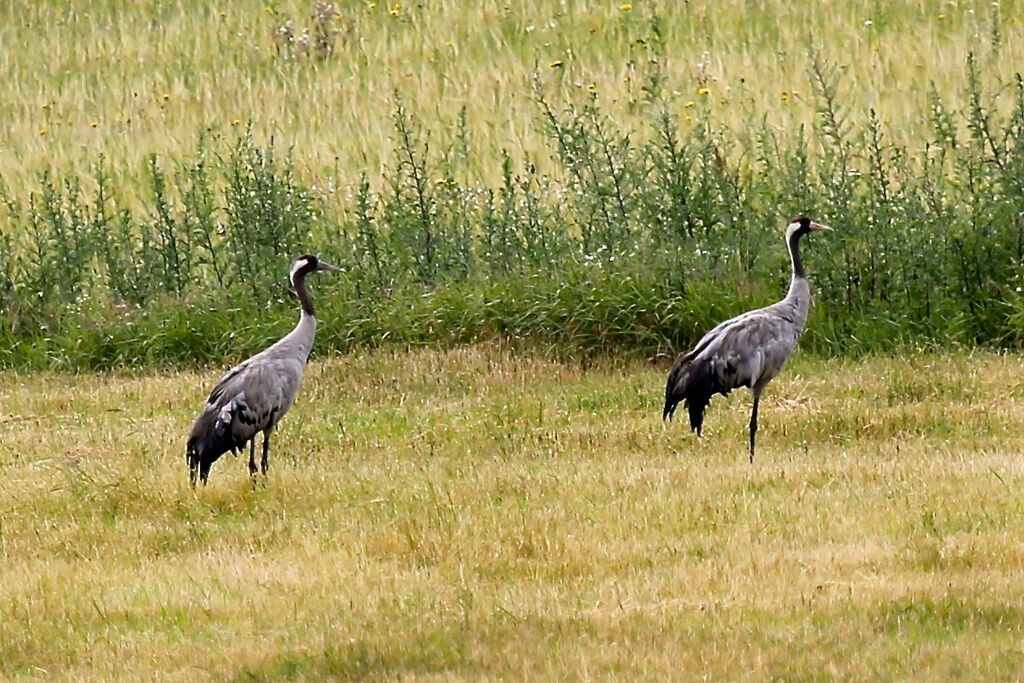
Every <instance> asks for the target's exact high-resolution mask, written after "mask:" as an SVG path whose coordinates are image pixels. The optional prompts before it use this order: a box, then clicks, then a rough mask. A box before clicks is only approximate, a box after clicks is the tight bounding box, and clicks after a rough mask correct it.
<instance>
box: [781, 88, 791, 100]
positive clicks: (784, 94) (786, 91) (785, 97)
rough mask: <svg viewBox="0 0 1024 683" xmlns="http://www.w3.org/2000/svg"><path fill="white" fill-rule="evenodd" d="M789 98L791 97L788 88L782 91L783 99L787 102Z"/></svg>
mask: <svg viewBox="0 0 1024 683" xmlns="http://www.w3.org/2000/svg"><path fill="white" fill-rule="evenodd" d="M788 99H789V91H788V90H783V91H782V101H783V102H785V101H786V100H788Z"/></svg>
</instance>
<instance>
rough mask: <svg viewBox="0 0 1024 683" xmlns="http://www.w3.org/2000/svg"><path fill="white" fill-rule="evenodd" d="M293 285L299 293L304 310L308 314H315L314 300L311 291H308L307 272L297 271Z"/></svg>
mask: <svg viewBox="0 0 1024 683" xmlns="http://www.w3.org/2000/svg"><path fill="white" fill-rule="evenodd" d="M292 285H293V286H294V287H295V293H296V294H298V295H299V303H300V304H302V310H303V311H304V312H305V313H306V314H307V315H314V313H313V300H312V299H310V298H309V292H307V291H306V272H305V271H303V270H300V271H299V272H297V273H296V274H295V278H294V281H293V282H292Z"/></svg>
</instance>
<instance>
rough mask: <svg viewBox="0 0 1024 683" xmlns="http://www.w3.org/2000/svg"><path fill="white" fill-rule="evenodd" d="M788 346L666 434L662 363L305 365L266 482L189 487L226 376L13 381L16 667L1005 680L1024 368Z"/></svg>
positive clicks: (9, 529) (981, 360)
mask: <svg viewBox="0 0 1024 683" xmlns="http://www.w3.org/2000/svg"><path fill="white" fill-rule="evenodd" d="M1021 362H1022V361H1021V358H1020V357H1019V356H1016V355H994V354H987V353H977V352H976V353H969V354H963V353H958V354H947V355H911V356H908V357H903V358H899V357H870V358H865V359H863V360H858V361H852V360H846V361H842V360H840V361H836V360H830V361H824V360H818V359H816V358H813V357H808V356H798V357H797V358H795V359H794V361H793V362H792V364H791V365H790V366H789V367H787V369H786V371H784V372H783V374H782V375H781V376H780V377H779V378H778V379H777V380H776V381H775V382H774V383H773V384H772V386H771V389H770V390H769V393H768V394H767V395H766V398H765V401H764V403H763V405H762V413H761V418H762V422H761V425H762V429H761V430H760V432H759V443H758V446H759V450H758V457H757V460H756V462H755V463H754V464H753V465H750V464H748V463H747V458H746V438H745V437H746V422H747V419H748V416H749V413H748V411H749V400H748V398H747V397H746V396H745V392H740V393H737V394H736V395H734V396H733V397H731V398H729V399H728V400H722V399H716V400H715V401H713V403H712V406H711V408H710V412H709V415H708V418H707V422H706V426H707V431H706V435H705V438H704V439H697V438H696V437H695V436H694V435H693V434H691V433H690V432H689V430H688V429H687V428H686V425H685V424H684V423H679V422H677V423H672V424H663V423H662V422H661V420H660V419H659V416H660V408H661V406H660V401H661V396H662V389H663V382H664V377H665V373H666V368H665V367H662V366H657V365H651V364H647V363H641V362H635V361H630V362H612V361H610V360H606V361H600V362H597V363H591V364H588V365H586V366H582V365H579V364H575V363H563V362H558V361H554V360H550V359H546V358H545V357H543V356H538V355H522V354H516V353H512V352H511V351H510V350H508V349H507V348H504V347H502V346H497V345H478V346H472V347H459V348H455V349H452V350H450V351H445V352H439V351H431V350H418V351H411V352H400V351H395V350H386V349H385V350H379V351H373V352H369V351H367V352H358V353H353V354H350V355H347V356H341V357H338V358H334V359H327V360H315V361H314V364H313V365H312V366H311V368H310V373H309V376H308V377H307V380H306V383H305V385H304V388H303V392H302V394H301V396H300V398H299V400H298V402H297V403H296V405H295V407H294V408H293V410H292V412H291V413H290V414H289V415H288V416H287V417H286V419H285V420H284V422H283V425H282V431H281V432H280V433H279V434H278V435H277V437H276V440H275V442H274V444H273V446H272V452H271V461H270V462H271V471H270V476H269V478H268V480H267V482H266V485H265V486H263V485H261V486H259V487H257V488H255V489H254V488H253V487H252V485H251V484H250V483H249V480H248V476H247V473H246V467H245V463H244V459H241V458H240V459H237V460H236V459H233V458H232V457H231V456H226V457H225V458H224V459H222V460H221V461H219V462H218V463H217V464H216V465H215V466H214V469H213V471H212V474H211V481H210V485H209V486H208V487H207V488H205V489H200V490H199V491H198V492H196V493H195V494H193V493H192V491H190V489H189V488H188V484H187V468H186V464H185V460H184V455H183V452H184V449H183V445H184V438H185V435H186V433H187V429H188V425H189V423H190V421H191V419H192V417H193V416H194V414H195V412H196V411H197V410H198V409H199V407H200V403H201V402H202V398H203V396H204V395H205V389H207V388H208V387H209V385H210V384H211V383H212V382H213V381H214V380H215V379H216V377H217V376H218V374H219V370H218V369H211V370H209V371H203V372H195V371H184V372H174V373H164V374H151V373H142V374H112V375H70V374H62V373H40V374H20V373H18V372H14V371H7V372H4V373H3V375H2V376H0V421H2V423H3V425H2V427H3V431H4V438H3V441H2V444H0V561H2V564H3V566H4V573H3V575H4V580H3V581H2V582H0V632H3V633H4V638H3V639H0V663H2V664H0V672H2V674H3V675H4V676H5V677H11V678H48V679H54V678H58V679H60V678H67V679H82V678H103V679H109V678H118V677H127V678H153V677H171V678H189V679H195V678H201V679H204V678H209V679H223V678H236V679H252V678H255V679H259V680H277V679H281V678H290V679H321V678H325V677H334V678H365V677H369V678H375V679H380V678H387V679H392V678H400V677H415V678H435V677H441V678H454V679H465V678H472V679H478V678H481V677H503V678H533V679H538V678H542V679H565V678H584V677H596V678H614V677H622V678H631V679H636V678H641V679H650V678H662V677H699V676H704V675H707V676H710V677H712V678H717V679H722V678H728V679H736V678H755V679H764V678H769V677H779V678H817V677H839V678H853V679H877V678H883V679H885V678H907V677H910V678H929V679H934V678H950V677H966V678H972V679H982V678H983V679H994V678H1010V677H1013V676H1014V675H1015V674H1016V673H1017V672H1018V671H1020V669H1021V667H1022V666H1024V655H1022V654H1021V652H1020V649H1019V643H1020V640H1021V637H1022V635H1024V634H1022V631H1024V589H1022V586H1024V582H1022V580H1021V579H1022V578H1024V577H1022V569H1021V568H1022V567H1024V547H1022V545H1021V543H1020V541H1019V539H1020V537H1021V535H1022V532H1024V523H1022V521H1021V520H1022V519H1024V515H1022V514H1021V513H1022V509H1021V506H1022V498H1021V496H1020V494H1019V491H1020V489H1021V485H1022V483H1024V468H1022V466H1021V464H1020V463H1021V460H1020V454H1021V452H1022V450H1024V439H1022V437H1021V434H1024V409H1022V404H1021V401H1022V399H1024V382H1022V381H1021V380H1020V379H1019V375H1020V367H1021Z"/></svg>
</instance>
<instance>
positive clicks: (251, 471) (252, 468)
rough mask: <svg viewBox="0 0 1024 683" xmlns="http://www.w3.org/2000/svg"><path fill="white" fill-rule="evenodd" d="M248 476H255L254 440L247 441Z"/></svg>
mask: <svg viewBox="0 0 1024 683" xmlns="http://www.w3.org/2000/svg"><path fill="white" fill-rule="evenodd" d="M249 476H250V477H255V476H256V439H251V440H250V441H249Z"/></svg>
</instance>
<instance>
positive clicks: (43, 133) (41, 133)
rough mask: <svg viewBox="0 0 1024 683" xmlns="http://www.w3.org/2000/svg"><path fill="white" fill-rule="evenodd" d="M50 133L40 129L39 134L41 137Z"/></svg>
mask: <svg viewBox="0 0 1024 683" xmlns="http://www.w3.org/2000/svg"><path fill="white" fill-rule="evenodd" d="M48 132H49V131H47V130H46V129H45V128H40V129H39V134H40V135H46V134H47V133H48Z"/></svg>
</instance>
